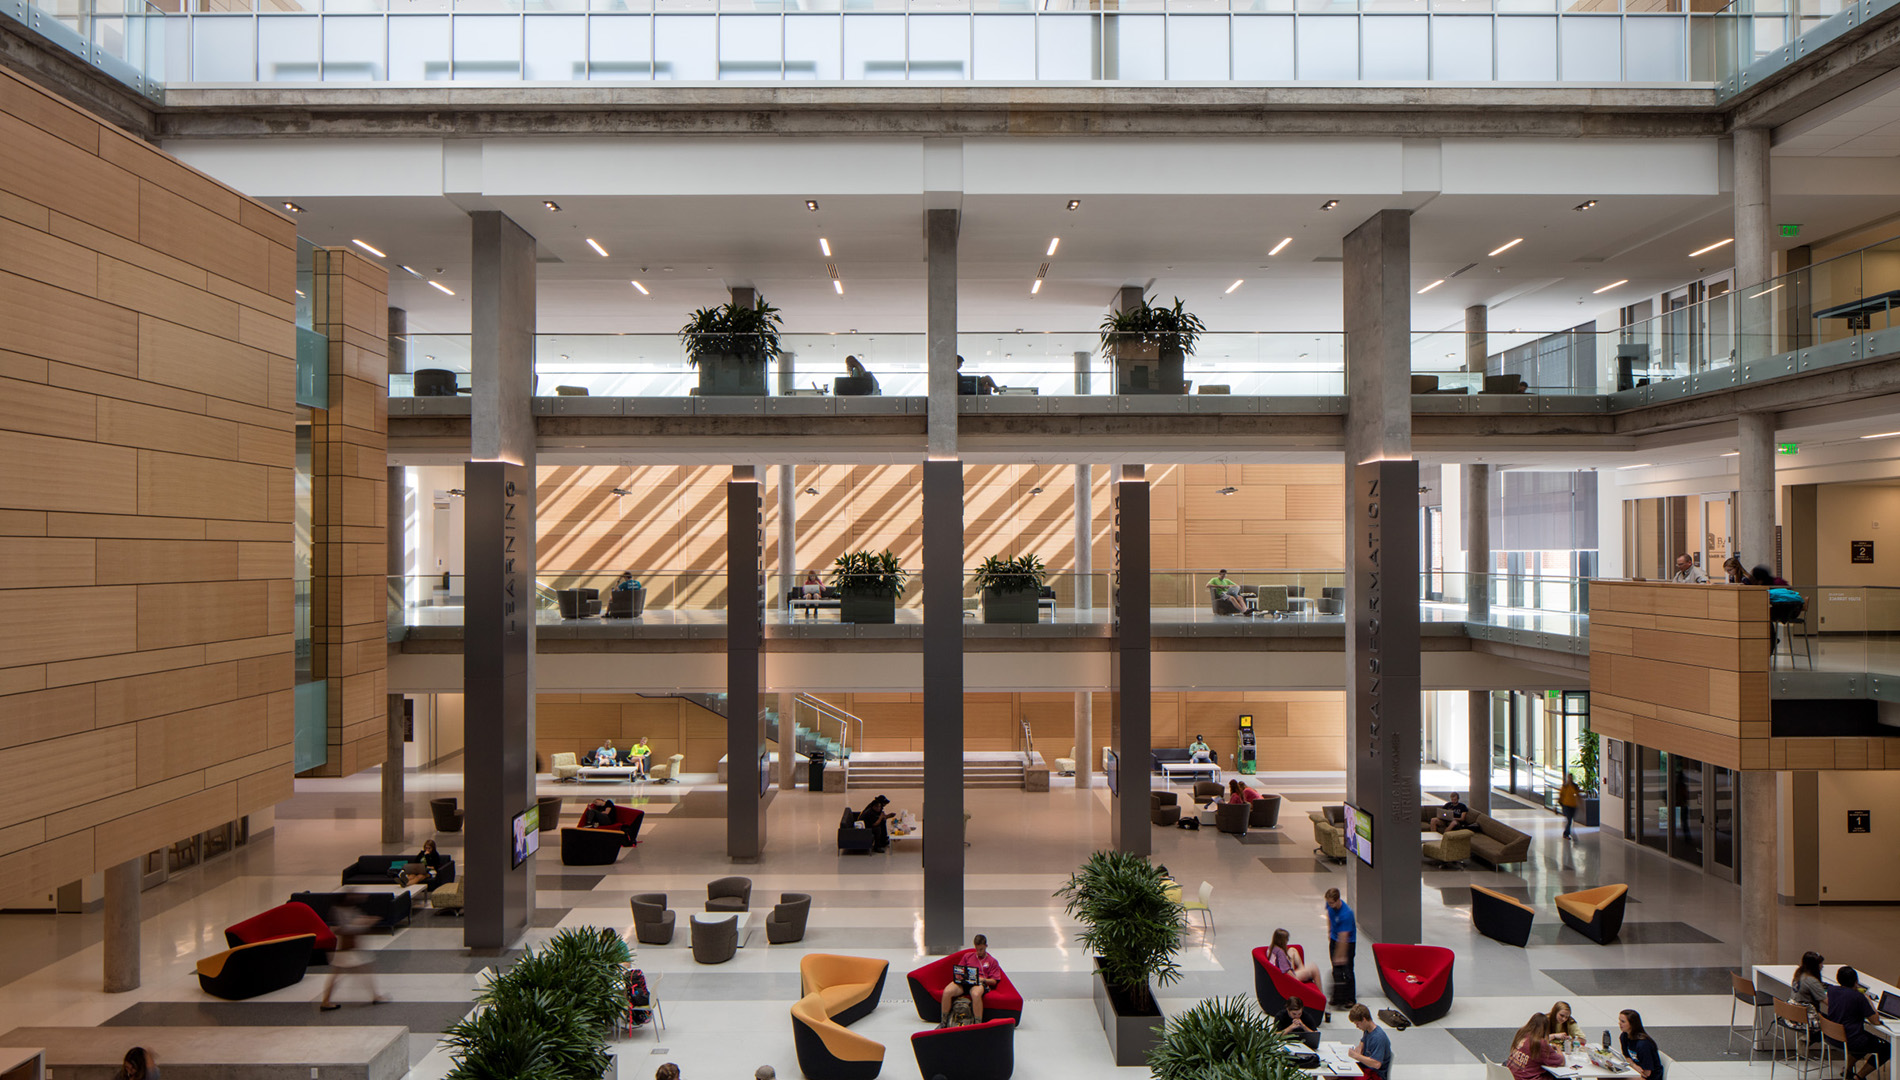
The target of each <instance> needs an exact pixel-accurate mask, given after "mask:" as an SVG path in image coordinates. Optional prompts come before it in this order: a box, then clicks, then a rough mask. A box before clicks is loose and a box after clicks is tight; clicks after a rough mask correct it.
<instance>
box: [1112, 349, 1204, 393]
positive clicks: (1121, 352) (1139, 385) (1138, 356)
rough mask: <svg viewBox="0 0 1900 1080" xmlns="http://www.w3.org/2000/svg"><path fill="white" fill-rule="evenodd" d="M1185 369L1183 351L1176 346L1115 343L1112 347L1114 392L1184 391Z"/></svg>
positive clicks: (1185, 360)
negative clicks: (1113, 352) (1160, 346)
mask: <svg viewBox="0 0 1900 1080" xmlns="http://www.w3.org/2000/svg"><path fill="white" fill-rule="evenodd" d="M1186 368H1187V354H1185V353H1183V352H1182V351H1181V350H1179V349H1162V348H1156V347H1153V346H1139V345H1118V346H1116V347H1115V392H1116V393H1118V394H1185V393H1187V384H1186V378H1187V372H1186Z"/></svg>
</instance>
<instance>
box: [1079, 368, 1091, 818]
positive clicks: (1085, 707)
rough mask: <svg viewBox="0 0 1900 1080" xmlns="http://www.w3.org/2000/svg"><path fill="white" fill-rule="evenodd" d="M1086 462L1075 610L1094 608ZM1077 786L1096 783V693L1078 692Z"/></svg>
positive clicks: (1082, 387) (1082, 375)
mask: <svg viewBox="0 0 1900 1080" xmlns="http://www.w3.org/2000/svg"><path fill="white" fill-rule="evenodd" d="M1075 355H1076V361H1075V364H1076V376H1075V379H1076V392H1077V393H1083V392H1085V391H1086V390H1087V389H1088V383H1087V378H1088V376H1087V374H1086V369H1087V365H1088V354H1087V353H1076V354H1075ZM1094 483H1095V482H1094V480H1093V478H1092V477H1091V476H1090V475H1089V467H1088V466H1087V465H1077V466H1076V467H1075V610H1076V611H1077V612H1078V614H1079V613H1080V612H1084V611H1092V610H1094V608H1095V595H1094V585H1095V583H1094V580H1093V575H1094V572H1095V486H1094ZM1074 757H1075V786H1076V788H1077V789H1079V790H1082V791H1087V790H1088V789H1089V787H1090V786H1091V785H1093V784H1094V783H1095V695H1094V694H1093V693H1092V692H1090V691H1088V690H1078V691H1076V693H1075V754H1074Z"/></svg>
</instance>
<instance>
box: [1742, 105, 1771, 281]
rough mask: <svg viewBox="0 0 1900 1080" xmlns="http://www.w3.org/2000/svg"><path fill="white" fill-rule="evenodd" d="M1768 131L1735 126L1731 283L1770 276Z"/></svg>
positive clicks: (1759, 279) (1764, 279) (1761, 279)
mask: <svg viewBox="0 0 1900 1080" xmlns="http://www.w3.org/2000/svg"><path fill="white" fill-rule="evenodd" d="M1768 141H1769V131H1768V129H1767V128H1736V129H1735V287H1736V288H1737V289H1746V288H1747V287H1748V286H1750V285H1759V284H1761V283H1762V282H1764V281H1767V280H1768V279H1769V278H1770V277H1773V276H1774V269H1775V240H1774V232H1773V231H1772V230H1773V226H1772V225H1771V224H1770V222H1769V210H1768V203H1769V196H1770V191H1769V180H1768V177H1769V161H1768Z"/></svg>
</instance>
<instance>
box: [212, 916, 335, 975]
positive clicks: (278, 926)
mask: <svg viewBox="0 0 1900 1080" xmlns="http://www.w3.org/2000/svg"><path fill="white" fill-rule="evenodd" d="M299 934H308V935H310V937H311V939H312V940H311V943H310V963H313V964H322V963H327V962H328V961H329V956H330V952H331V950H333V949H335V948H336V934H335V932H333V931H332V930H331V929H330V926H329V924H328V923H325V922H324V921H323V919H322V917H321V916H319V915H318V914H317V913H316V911H315V909H313V908H312V907H311V906H310V905H309V904H299V903H289V904H279V905H277V906H276V907H274V908H271V909H269V910H267V911H262V912H259V913H258V914H256V915H253V916H251V917H250V918H248V919H245V920H244V921H243V922H238V923H233V924H231V925H230V926H227V927H225V928H224V943H225V944H226V945H229V946H231V947H232V948H234V949H235V948H237V947H238V946H240V945H255V944H257V943H259V942H264V941H272V940H275V939H277V938H283V937H294V936H296V935H299Z"/></svg>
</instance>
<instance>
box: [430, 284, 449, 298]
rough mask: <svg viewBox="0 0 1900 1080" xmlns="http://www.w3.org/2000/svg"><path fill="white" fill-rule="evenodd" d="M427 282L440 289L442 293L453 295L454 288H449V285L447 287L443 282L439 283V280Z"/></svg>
mask: <svg viewBox="0 0 1900 1080" xmlns="http://www.w3.org/2000/svg"><path fill="white" fill-rule="evenodd" d="M429 284H431V285H433V286H435V287H436V288H437V289H439V290H441V291H442V292H443V293H445V294H447V295H449V296H454V295H455V290H454V289H451V288H449V287H448V286H447V285H444V284H442V283H441V282H439V281H430V282H429Z"/></svg>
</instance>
